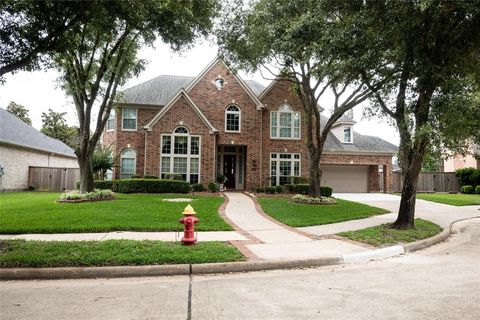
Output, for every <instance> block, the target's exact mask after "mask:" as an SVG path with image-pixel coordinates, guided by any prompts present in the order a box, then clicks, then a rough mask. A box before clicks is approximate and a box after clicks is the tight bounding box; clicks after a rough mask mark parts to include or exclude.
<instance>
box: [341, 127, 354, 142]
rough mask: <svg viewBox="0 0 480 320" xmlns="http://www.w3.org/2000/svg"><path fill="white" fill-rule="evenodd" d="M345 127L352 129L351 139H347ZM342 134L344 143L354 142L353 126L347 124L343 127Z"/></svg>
mask: <svg viewBox="0 0 480 320" xmlns="http://www.w3.org/2000/svg"><path fill="white" fill-rule="evenodd" d="M345 129H350V141H345ZM342 135H343V143H350V144H351V143H353V130H352V126H345V127H343V130H342Z"/></svg>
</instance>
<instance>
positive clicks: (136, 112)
mask: <svg viewBox="0 0 480 320" xmlns="http://www.w3.org/2000/svg"><path fill="white" fill-rule="evenodd" d="M125 109H134V110H135V129H124V128H123V119H124V117H123V114H124V111H125ZM137 127H138V108H122V131H137Z"/></svg>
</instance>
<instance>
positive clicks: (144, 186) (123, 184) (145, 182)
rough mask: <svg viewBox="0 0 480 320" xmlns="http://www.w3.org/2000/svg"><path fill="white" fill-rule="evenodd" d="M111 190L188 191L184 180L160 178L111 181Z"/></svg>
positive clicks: (129, 191) (133, 191) (121, 191)
mask: <svg viewBox="0 0 480 320" xmlns="http://www.w3.org/2000/svg"><path fill="white" fill-rule="evenodd" d="M113 191H114V192H120V193H136V192H145V193H188V192H190V184H189V183H188V182H186V181H178V180H161V179H121V180H114V181H113Z"/></svg>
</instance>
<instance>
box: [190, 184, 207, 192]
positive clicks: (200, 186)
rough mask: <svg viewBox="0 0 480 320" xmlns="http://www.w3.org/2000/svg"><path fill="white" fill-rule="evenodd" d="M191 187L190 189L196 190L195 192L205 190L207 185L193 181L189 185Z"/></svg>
mask: <svg viewBox="0 0 480 320" xmlns="http://www.w3.org/2000/svg"><path fill="white" fill-rule="evenodd" d="M190 187H191V188H192V191H197V192H203V191H207V187H205V185H203V184H201V183H194V184H192V185H191V186H190Z"/></svg>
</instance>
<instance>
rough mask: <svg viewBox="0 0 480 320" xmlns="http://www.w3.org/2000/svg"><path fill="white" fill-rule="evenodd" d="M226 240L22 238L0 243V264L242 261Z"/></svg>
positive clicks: (65, 265)
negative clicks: (189, 242)
mask: <svg viewBox="0 0 480 320" xmlns="http://www.w3.org/2000/svg"><path fill="white" fill-rule="evenodd" d="M243 260H245V258H244V257H243V255H242V254H241V253H240V252H239V251H238V250H237V249H236V248H235V247H234V246H232V245H230V244H228V243H226V242H201V243H198V244H197V245H194V246H183V245H181V244H180V243H174V242H162V241H134V240H108V241H74V242H63V241H51V242H50V241H25V240H5V241H1V242H0V267H2V268H18V267H22V268H23V267H25V268H44V267H89V266H134V265H154V264H182V263H210V262H233V261H243Z"/></svg>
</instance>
